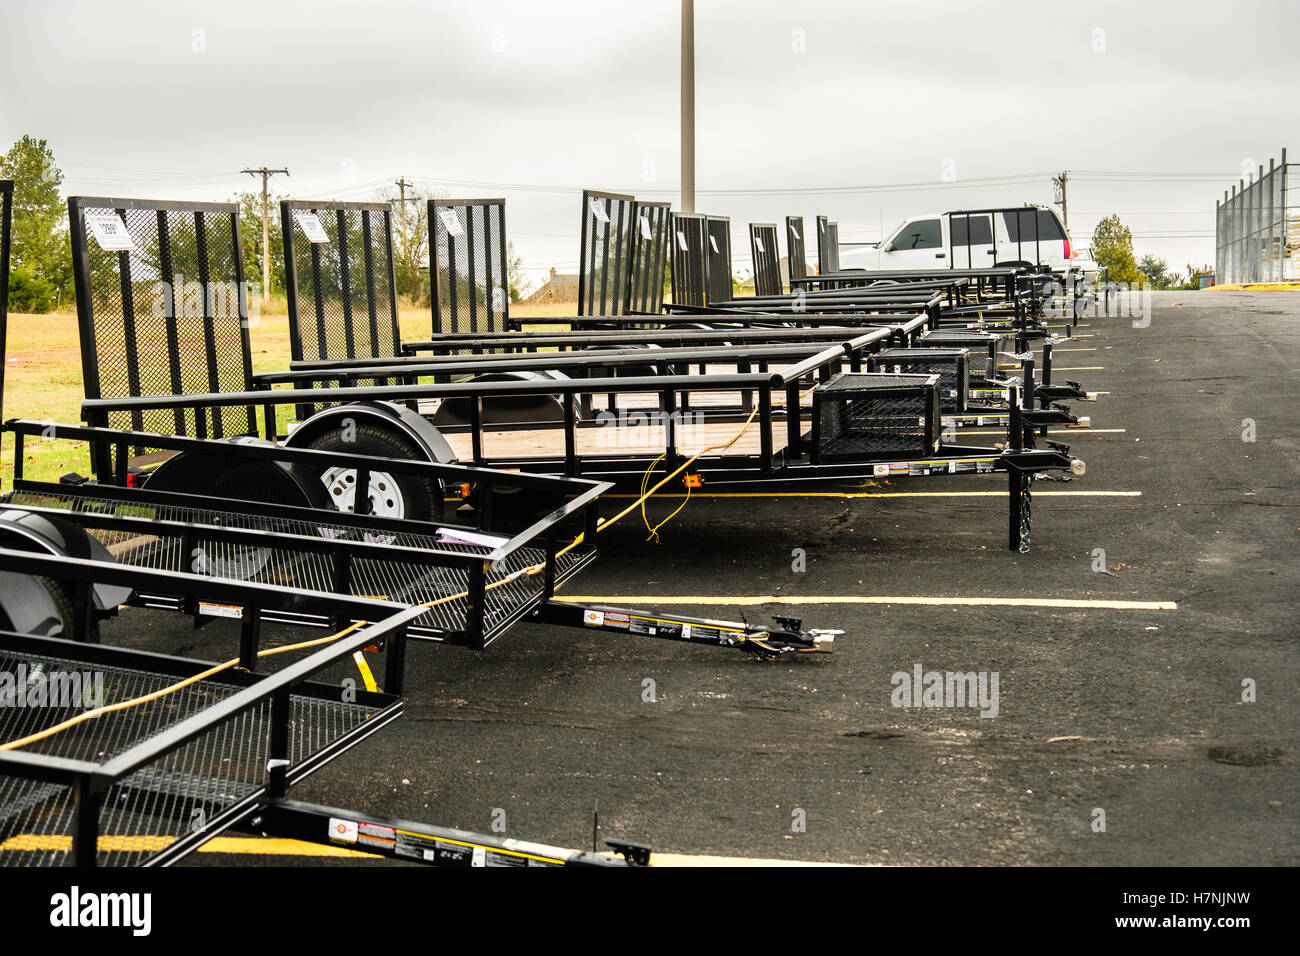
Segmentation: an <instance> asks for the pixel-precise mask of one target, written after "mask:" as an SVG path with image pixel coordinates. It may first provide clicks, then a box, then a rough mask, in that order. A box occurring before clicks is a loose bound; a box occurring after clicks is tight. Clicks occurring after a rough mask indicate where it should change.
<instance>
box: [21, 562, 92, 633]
mask: <svg viewBox="0 0 1300 956" xmlns="http://www.w3.org/2000/svg"><path fill="white" fill-rule="evenodd" d="M36 580H37V581H39V582H40V583H41V586H42V587H43V588H45V590H46V591H48V592H49V594H50V598H51V599H52V600H53V601H54V606H55V607H56V608H57V609H58V612H59V620H60V621H61V622H63V633H62V634H60V635H59V636H60V637H63V638H67V639H69V640H74V641H79V640H81V635H80V634H78V633H77V624H76V621H77V608H76V604H75V603H74V602H73V600H72V595H71V594H70V593H69V591H68V589H67V588H66V587H65V586H64V585H63V584H61V583H60V582H58V581H56V580H55V579H54V578H47V577H42V576H40V575H37V577H36ZM90 642H91V643H92V644H98V643H99V619H98V618H97V617H95V615H94V612H93V611H92V612H91V615H90Z"/></svg>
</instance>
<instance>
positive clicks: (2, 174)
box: [0, 136, 73, 312]
mask: <svg viewBox="0 0 1300 956" xmlns="http://www.w3.org/2000/svg"><path fill="white" fill-rule="evenodd" d="M0 179H12V180H13V181H14V208H13V226H12V232H11V235H10V272H9V308H10V309H11V310H13V311H15V312H49V311H50V310H51V309H55V308H58V307H59V306H60V305H62V304H63V303H65V302H71V301H72V297H73V286H72V261H71V257H70V256H69V254H68V211H67V208H66V207H65V206H64V203H63V199H62V197H60V195H59V185H60V184H61V183H62V182H63V173H62V172H61V171H60V170H59V167H58V166H57V165H56V164H55V162H54V153H53V151H52V150H51V149H50V148H49V146H48V145H47V144H46V142H45V140H43V139H39V140H38V139H35V138H34V137H32V136H23V138H22V139H20V140H18V142H16V143H14V145H13V146H12V147H11V148H10V150H9V152H8V153H6V154H5V155H4V156H3V157H2V158H0Z"/></svg>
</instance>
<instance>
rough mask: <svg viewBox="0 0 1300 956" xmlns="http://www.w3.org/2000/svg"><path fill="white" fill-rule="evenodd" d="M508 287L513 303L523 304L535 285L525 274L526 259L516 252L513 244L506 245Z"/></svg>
mask: <svg viewBox="0 0 1300 956" xmlns="http://www.w3.org/2000/svg"><path fill="white" fill-rule="evenodd" d="M506 285H507V286H508V287H509V289H510V301H511V302H522V301H523V300H524V297H525V296H527V295H528V294H529V293H530V292H532V291H533V284H532V283H531V282H529V281H528V276H526V275H525V274H524V257H523V256H521V255H520V254H519V253H518V252H516V251H515V244H514V243H513V242H507V243H506Z"/></svg>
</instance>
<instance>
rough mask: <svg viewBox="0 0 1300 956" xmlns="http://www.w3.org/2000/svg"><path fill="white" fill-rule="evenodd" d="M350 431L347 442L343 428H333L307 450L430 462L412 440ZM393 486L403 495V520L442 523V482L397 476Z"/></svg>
mask: <svg viewBox="0 0 1300 956" xmlns="http://www.w3.org/2000/svg"><path fill="white" fill-rule="evenodd" d="M347 432H348V436H347V438H348V440H345V437H344V429H343V428H332V429H330V430H329V431H327V432H323V433H321V434H320V435H317V436H316V437H315V438H313V439H312V440H311V441H310V442H309V443H308V445H307V447H308V448H314V449H317V450H319V451H333V452H341V453H344V454H349V455H373V456H375V457H377V458H395V459H398V460H400V461H414V460H422V461H427V460H428V458H429V456H428V455H427V454H425V453H424V452H423V451H422V450H420V449H419V448H418V447H417V446H416V445H415V444H414V443H413V442H411V441H410V440H409V439H405V438H402V437H401V436H400V435H395V434H394V433H393V432H391V431H389V430H388V429H385V428H379V427H376V426H374V425H367V424H357V425H356V426H355V428H349V429H347ZM393 483H394V484H395V485H396V489H395V490H396V492H397V493H398V494H400V495H401V496H402V517H403V518H408V519H412V520H415V521H441V520H442V516H443V494H444V489H443V484H442V482H441V481H439V480H437V479H436V478H425V477H421V476H417V475H411V474H396V473H394V474H393ZM372 486H373V480H372ZM327 497H328V495H327ZM389 500H390V501H391V500H392V499H389ZM332 504H333V502H331V505H332Z"/></svg>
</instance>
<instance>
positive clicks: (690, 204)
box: [682, 0, 695, 212]
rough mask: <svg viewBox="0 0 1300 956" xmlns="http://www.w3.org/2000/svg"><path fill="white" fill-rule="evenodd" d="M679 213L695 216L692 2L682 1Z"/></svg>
mask: <svg viewBox="0 0 1300 956" xmlns="http://www.w3.org/2000/svg"><path fill="white" fill-rule="evenodd" d="M682 212H695V0H682Z"/></svg>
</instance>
